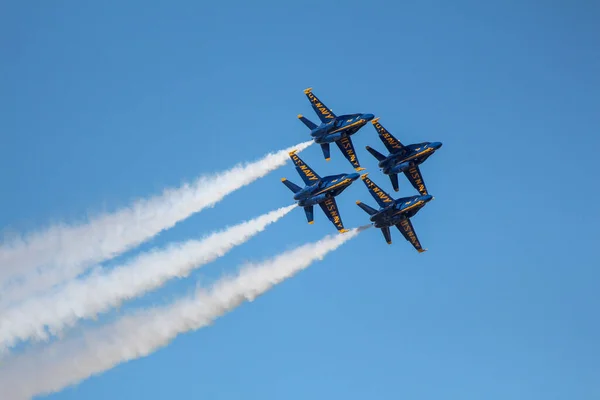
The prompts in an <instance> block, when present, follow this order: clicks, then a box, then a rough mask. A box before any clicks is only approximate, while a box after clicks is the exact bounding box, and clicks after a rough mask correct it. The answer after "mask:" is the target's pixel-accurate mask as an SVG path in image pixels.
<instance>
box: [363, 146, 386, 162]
mask: <svg viewBox="0 0 600 400" xmlns="http://www.w3.org/2000/svg"><path fill="white" fill-rule="evenodd" d="M366 149H367V151H368V152H369V153H371V154H372V155H373V157H375V158H376V159H377V160H379V161H383V160H385V158H386V157H385V156H384V155H383V154H381V153H380V152H378V151H377V150H375V149H374V148H372V147H370V146H367V147H366Z"/></svg>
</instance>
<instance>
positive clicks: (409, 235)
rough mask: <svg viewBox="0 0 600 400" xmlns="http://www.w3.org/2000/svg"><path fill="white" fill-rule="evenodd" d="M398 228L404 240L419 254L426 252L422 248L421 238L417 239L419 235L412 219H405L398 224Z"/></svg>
mask: <svg viewBox="0 0 600 400" xmlns="http://www.w3.org/2000/svg"><path fill="white" fill-rule="evenodd" d="M396 228H398V230H399V231H400V233H402V235H403V236H404V238H405V239H406V240H408V241H409V242H410V244H412V245H413V246H414V248H415V249H417V251H418V252H419V253H422V252H424V251H426V250H424V249H423V248H422V247H421V242H419V238H418V237H417V233H416V232H415V230H414V228H413V226H412V222H410V219H408V218H405V219H403V220H402V221H400V223H398V224H396Z"/></svg>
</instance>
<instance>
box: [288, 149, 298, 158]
mask: <svg viewBox="0 0 600 400" xmlns="http://www.w3.org/2000/svg"><path fill="white" fill-rule="evenodd" d="M297 152H298V150H297V149H296V150H292V151H290V152H289V153H288V154H289V155H290V156H293V155H294V154H296V153H297Z"/></svg>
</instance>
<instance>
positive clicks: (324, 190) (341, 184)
mask: <svg viewBox="0 0 600 400" xmlns="http://www.w3.org/2000/svg"><path fill="white" fill-rule="evenodd" d="M349 181H350V179H344V180H343V181H341V182H340V183H336V184H335V185H333V186H329V187H328V188H326V189H323V190H321V191H320V192H317V193H315V194H314V196H317V195H319V194H321V193H325V192H329V191H330V190H332V189H335V188H338V187H340V186H343V185H345V184H346V183H348V182H349Z"/></svg>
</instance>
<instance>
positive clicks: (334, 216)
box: [319, 197, 348, 233]
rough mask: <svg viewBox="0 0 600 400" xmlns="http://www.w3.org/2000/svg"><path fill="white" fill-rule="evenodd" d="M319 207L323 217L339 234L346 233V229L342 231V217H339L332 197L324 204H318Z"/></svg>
mask: <svg viewBox="0 0 600 400" xmlns="http://www.w3.org/2000/svg"><path fill="white" fill-rule="evenodd" d="M319 205H320V206H321V208H322V209H323V212H324V213H325V215H327V219H329V220H330V221H331V223H332V224H333V225H335V227H336V228H337V230H338V231H339V232H340V233H344V232H348V230H347V229H344V224H343V222H342V217H340V212H339V210H338V206H337V203H336V202H335V198H334V197H329V198H328V199H327V200H325V201H324V202H322V203H319Z"/></svg>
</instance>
